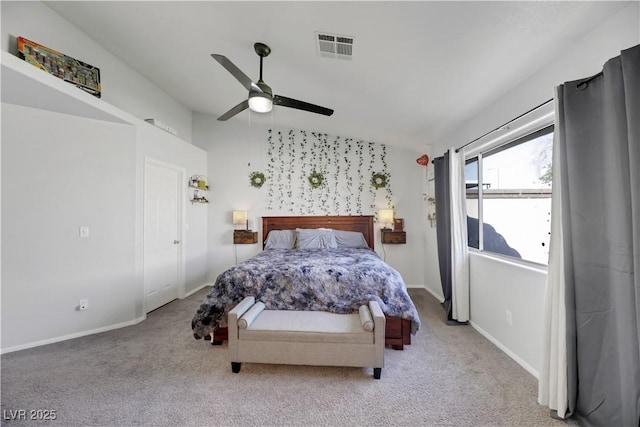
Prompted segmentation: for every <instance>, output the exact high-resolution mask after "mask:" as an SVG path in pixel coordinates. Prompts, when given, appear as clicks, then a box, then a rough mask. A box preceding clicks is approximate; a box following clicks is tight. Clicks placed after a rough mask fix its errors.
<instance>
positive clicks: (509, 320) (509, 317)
mask: <svg viewBox="0 0 640 427" xmlns="http://www.w3.org/2000/svg"><path fill="white" fill-rule="evenodd" d="M504 320H505V321H506V322H507V325H509V326H511V325H513V316H512V315H511V312H510V311H509V310H507V311H505V312H504Z"/></svg>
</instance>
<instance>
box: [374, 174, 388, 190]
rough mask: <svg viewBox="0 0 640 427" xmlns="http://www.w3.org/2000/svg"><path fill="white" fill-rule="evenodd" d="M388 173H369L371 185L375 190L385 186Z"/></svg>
mask: <svg viewBox="0 0 640 427" xmlns="http://www.w3.org/2000/svg"><path fill="white" fill-rule="evenodd" d="M388 175H389V173H383V172H374V173H372V174H371V185H372V186H373V188H375V189H376V190H377V189H379V188H384V187H386V186H387V179H388V178H389V176H388Z"/></svg>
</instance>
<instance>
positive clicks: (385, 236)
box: [382, 230, 407, 245]
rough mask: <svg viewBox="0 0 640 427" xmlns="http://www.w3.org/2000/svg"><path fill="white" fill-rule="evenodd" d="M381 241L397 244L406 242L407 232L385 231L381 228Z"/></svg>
mask: <svg viewBox="0 0 640 427" xmlns="http://www.w3.org/2000/svg"><path fill="white" fill-rule="evenodd" d="M382 243H389V244H392V245H399V244H405V243H407V233H406V232H404V231H385V230H382Z"/></svg>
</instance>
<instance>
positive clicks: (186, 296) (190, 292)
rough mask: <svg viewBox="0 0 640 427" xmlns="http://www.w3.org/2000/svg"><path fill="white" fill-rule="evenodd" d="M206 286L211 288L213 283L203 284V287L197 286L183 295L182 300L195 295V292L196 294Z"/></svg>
mask: <svg viewBox="0 0 640 427" xmlns="http://www.w3.org/2000/svg"><path fill="white" fill-rule="evenodd" d="M207 286H213V283H205V284H204V285H200V286H198V287H197V288H195V289H193V290H191V291H189V292H187V293H186V294H184V298H188V297H190V296H191V295H193V294H195V293H196V292H198V291H199V290H201V289H204V288H206V287H207Z"/></svg>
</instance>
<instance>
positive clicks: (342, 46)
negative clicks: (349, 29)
mask: <svg viewBox="0 0 640 427" xmlns="http://www.w3.org/2000/svg"><path fill="white" fill-rule="evenodd" d="M316 42H317V44H316V46H317V48H318V54H319V55H320V56H324V57H325V58H337V59H351V57H352V55H353V37H348V36H339V35H337V34H328V33H316Z"/></svg>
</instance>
